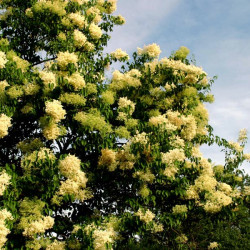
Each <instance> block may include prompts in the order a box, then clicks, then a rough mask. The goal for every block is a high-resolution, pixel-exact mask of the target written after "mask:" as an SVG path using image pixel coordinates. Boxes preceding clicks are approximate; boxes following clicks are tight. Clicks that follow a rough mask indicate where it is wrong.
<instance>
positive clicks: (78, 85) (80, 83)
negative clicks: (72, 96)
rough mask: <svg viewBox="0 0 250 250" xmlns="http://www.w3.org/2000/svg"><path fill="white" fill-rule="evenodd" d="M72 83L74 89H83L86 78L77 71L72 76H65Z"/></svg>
mask: <svg viewBox="0 0 250 250" xmlns="http://www.w3.org/2000/svg"><path fill="white" fill-rule="evenodd" d="M65 79H66V80H67V81H68V83H69V84H70V85H72V86H73V88H74V90H75V91H77V90H81V89H83V88H84V87H85V86H86V83H85V80H84V78H83V77H82V76H81V74H80V73H78V72H75V73H73V74H72V75H71V76H67V77H65Z"/></svg>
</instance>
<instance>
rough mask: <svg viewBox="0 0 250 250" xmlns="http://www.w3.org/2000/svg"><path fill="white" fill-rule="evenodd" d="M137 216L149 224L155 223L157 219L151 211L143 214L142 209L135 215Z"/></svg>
mask: <svg viewBox="0 0 250 250" xmlns="http://www.w3.org/2000/svg"><path fill="white" fill-rule="evenodd" d="M135 215H136V216H138V217H140V220H141V221H143V222H145V223H146V224H148V223H149V222H151V221H153V219H154V218H155V214H154V213H152V212H151V211H150V210H149V209H147V210H146V212H143V211H142V210H141V209H140V208H139V210H138V211H137V212H136V213H135Z"/></svg>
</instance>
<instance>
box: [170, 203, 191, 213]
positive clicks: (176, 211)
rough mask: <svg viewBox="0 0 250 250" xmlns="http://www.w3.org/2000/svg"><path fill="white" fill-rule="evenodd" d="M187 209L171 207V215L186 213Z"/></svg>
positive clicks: (184, 207) (185, 207)
mask: <svg viewBox="0 0 250 250" xmlns="http://www.w3.org/2000/svg"><path fill="white" fill-rule="evenodd" d="M187 211H188V209H187V206H186V205H175V206H174V207H173V214H182V213H187Z"/></svg>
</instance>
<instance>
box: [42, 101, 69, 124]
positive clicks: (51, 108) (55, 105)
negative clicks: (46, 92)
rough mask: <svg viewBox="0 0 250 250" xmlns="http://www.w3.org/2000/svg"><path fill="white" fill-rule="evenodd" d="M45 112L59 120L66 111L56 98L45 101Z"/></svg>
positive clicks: (63, 116) (56, 120)
mask: <svg viewBox="0 0 250 250" xmlns="http://www.w3.org/2000/svg"><path fill="white" fill-rule="evenodd" d="M45 112H46V113H47V114H48V115H49V116H51V117H52V119H53V120H54V121H55V122H59V121H61V120H62V119H64V118H65V114H66V111H65V110H64V109H63V107H62V104H61V102H60V101H58V100H53V101H47V102H46V103H45Z"/></svg>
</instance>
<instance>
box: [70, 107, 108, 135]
mask: <svg viewBox="0 0 250 250" xmlns="http://www.w3.org/2000/svg"><path fill="white" fill-rule="evenodd" d="M74 119H75V120H76V121H78V122H79V123H80V124H81V125H82V126H83V127H86V128H88V129H89V130H90V131H95V130H98V131H100V132H101V134H103V135H104V134H106V133H110V132H111V131H112V128H111V126H110V125H109V124H108V123H106V121H105V118H104V117H103V116H101V114H100V113H99V112H96V111H95V110H93V112H91V113H85V112H78V113H77V114H76V115H75V116H74Z"/></svg>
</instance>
